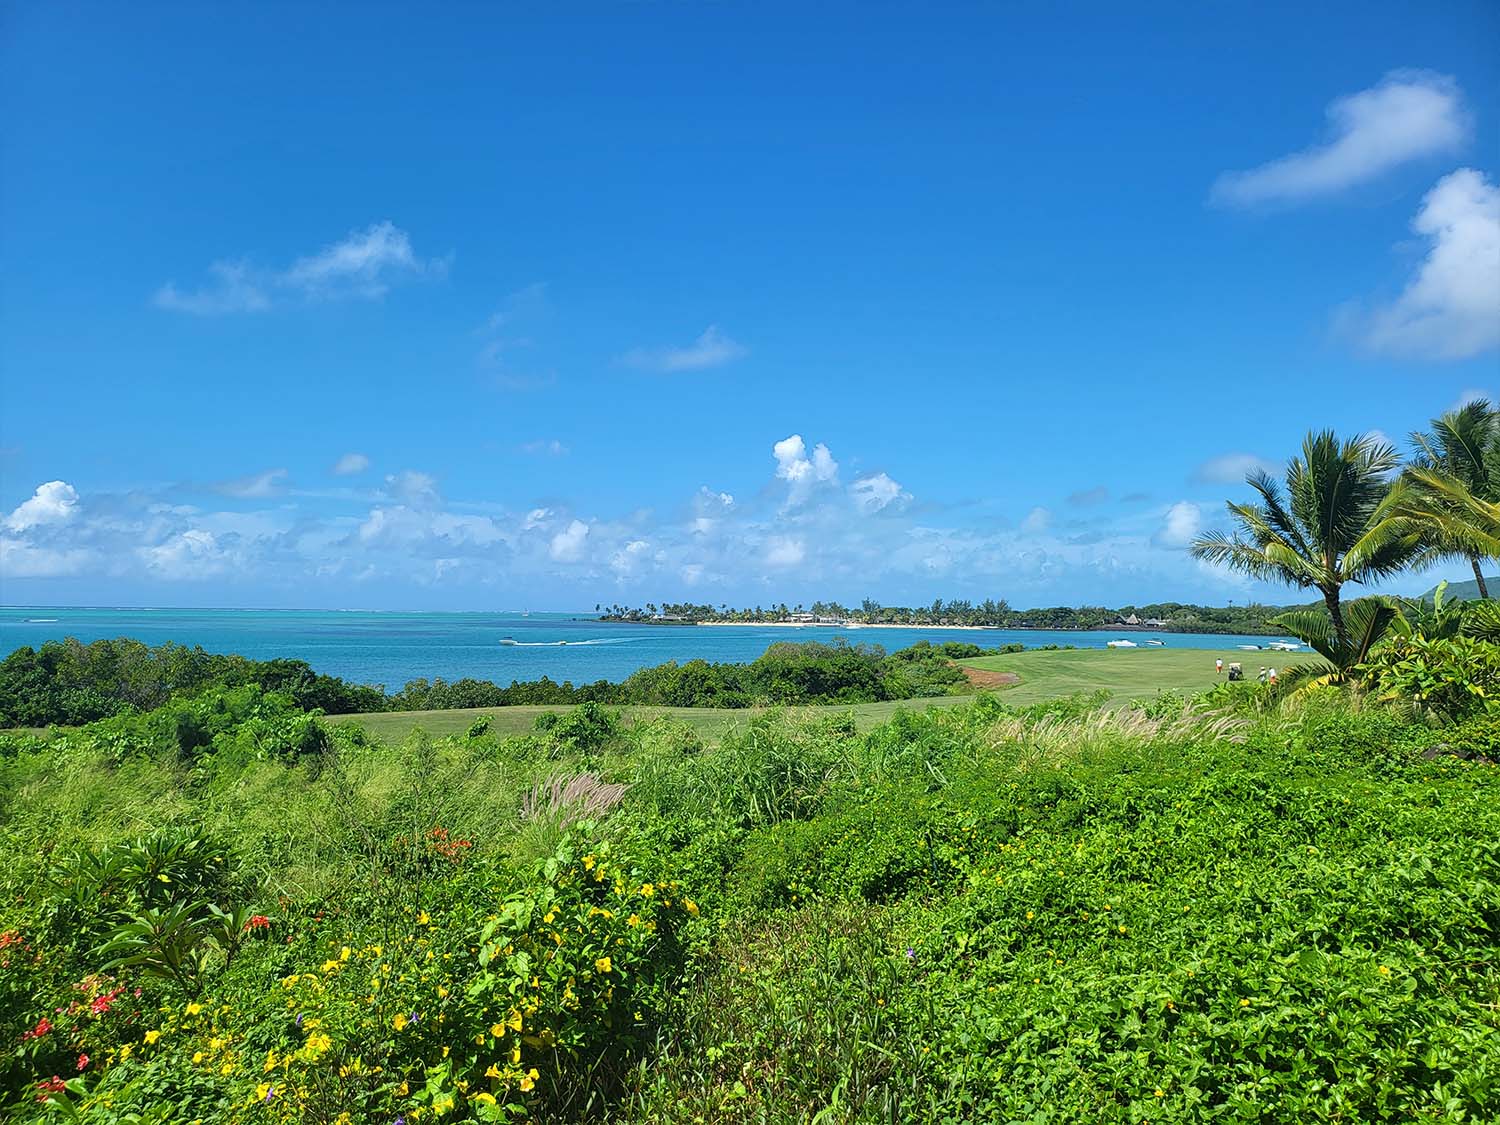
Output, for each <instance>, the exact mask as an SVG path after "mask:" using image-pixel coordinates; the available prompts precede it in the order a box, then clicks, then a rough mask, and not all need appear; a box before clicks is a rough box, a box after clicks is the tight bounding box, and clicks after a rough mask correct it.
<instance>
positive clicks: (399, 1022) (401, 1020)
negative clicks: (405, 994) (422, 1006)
mask: <svg viewBox="0 0 1500 1125" xmlns="http://www.w3.org/2000/svg"><path fill="white" fill-rule="evenodd" d="M391 1026H392V1027H394V1028H395V1029H396V1030H397V1031H401V1030H403V1029H404V1028H405V1027H406V1016H404V1015H403V1014H402V1013H400V1012H397V1013H396V1018H395V1019H393V1020H391Z"/></svg>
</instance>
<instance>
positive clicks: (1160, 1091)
mask: <svg viewBox="0 0 1500 1125" xmlns="http://www.w3.org/2000/svg"><path fill="white" fill-rule="evenodd" d="M1156 1096H1157V1097H1158V1098H1164V1097H1166V1096H1167V1092H1166V1091H1165V1090H1163V1089H1162V1088H1161V1087H1159V1086H1158V1087H1157V1090H1156Z"/></svg>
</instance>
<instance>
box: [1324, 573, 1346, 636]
mask: <svg viewBox="0 0 1500 1125" xmlns="http://www.w3.org/2000/svg"><path fill="white" fill-rule="evenodd" d="M1323 603H1324V604H1325V605H1327V606H1328V616H1329V617H1330V618H1332V619H1333V635H1334V636H1335V637H1337V638H1338V642H1339V648H1340V649H1341V650H1347V649H1348V648H1349V630H1348V629H1346V628H1345V627H1344V611H1343V610H1342V609H1341V608H1340V607H1339V588H1338V587H1337V586H1330V587H1329V588H1328V589H1326V590H1324V591H1323Z"/></svg>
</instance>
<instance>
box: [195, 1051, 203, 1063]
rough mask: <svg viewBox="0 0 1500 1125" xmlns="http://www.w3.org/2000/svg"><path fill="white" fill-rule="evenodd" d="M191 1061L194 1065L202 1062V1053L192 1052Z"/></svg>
mask: <svg viewBox="0 0 1500 1125" xmlns="http://www.w3.org/2000/svg"><path fill="white" fill-rule="evenodd" d="M193 1061H194V1062H195V1063H201V1062H202V1061H203V1052H202V1051H194V1052H193Z"/></svg>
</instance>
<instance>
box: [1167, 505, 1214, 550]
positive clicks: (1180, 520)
mask: <svg viewBox="0 0 1500 1125" xmlns="http://www.w3.org/2000/svg"><path fill="white" fill-rule="evenodd" d="M1202 527H1203V510H1202V509H1201V508H1199V507H1198V505H1197V504H1194V503H1193V502H1192V501H1190V500H1179V501H1177V503H1175V504H1173V505H1172V506H1171V507H1170V508H1168V509H1167V514H1166V516H1165V518H1164V519H1163V520H1162V524H1161V528H1160V530H1158V531H1157V533H1156V542H1157V543H1159V544H1160V545H1161V546H1163V547H1186V546H1187V545H1188V544H1189V543H1191V542H1192V541H1193V538H1194V537H1195V536H1196V535H1197V534H1198V532H1199V530H1200V529H1201V528H1202Z"/></svg>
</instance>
